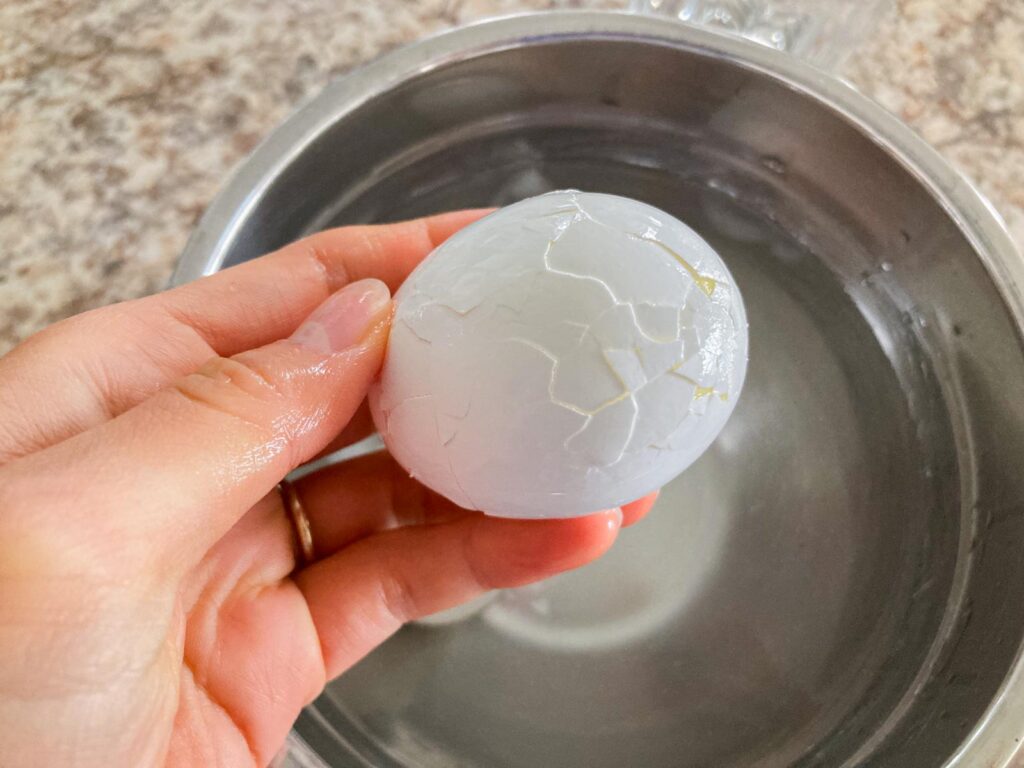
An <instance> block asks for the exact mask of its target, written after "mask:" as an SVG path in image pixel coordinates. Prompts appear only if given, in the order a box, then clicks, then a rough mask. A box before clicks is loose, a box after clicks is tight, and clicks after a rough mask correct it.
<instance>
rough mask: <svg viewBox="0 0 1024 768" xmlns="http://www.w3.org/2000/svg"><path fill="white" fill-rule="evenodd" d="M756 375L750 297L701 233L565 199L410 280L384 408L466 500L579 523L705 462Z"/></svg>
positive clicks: (416, 462)
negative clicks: (748, 377)
mask: <svg viewBox="0 0 1024 768" xmlns="http://www.w3.org/2000/svg"><path fill="white" fill-rule="evenodd" d="M746 365H747V321H746V315H745V312H744V309H743V302H742V300H741V298H740V294H739V291H738V290H737V288H736V286H735V284H734V282H733V279H732V276H731V275H730V274H729V271H728V270H727V269H726V268H725V265H724V264H723V263H722V260H721V259H720V258H719V257H718V254H716V253H715V252H714V250H713V249H712V248H711V246H709V245H708V244H707V243H706V242H704V240H702V239H701V238H700V237H699V236H698V235H697V233H696V232H694V231H693V230H692V229H690V228H689V227H687V226H686V225H685V224H683V223H682V222H680V221H678V220H677V219H675V218H673V217H671V216H669V215H668V214H666V213H664V212H663V211H660V210H658V209H657V208H653V207H651V206H649V205H645V204H643V203H639V202H637V201H635V200H629V199H627V198H623V197H616V196H613V195H603V194H592V193H584V192H575V191H566V192H552V193H549V194H545V195H541V196H539V197H533V198H529V199H527V200H523V201H522V202H519V203H516V204H514V205H510V206H508V207H506V208H502V209H501V210H499V211H497V212H496V213H493V214H491V215H490V216H487V217H486V218H484V219H481V220H480V221H478V222H476V223H475V224H473V225H471V226H469V227H467V228H466V229H464V230H462V231H461V232H459V233H458V234H456V235H455V236H453V237H452V238H450V239H449V240H447V241H446V242H445V243H444V244H443V245H441V246H440V247H438V248H437V249H436V250H435V251H434V252H433V253H432V254H431V255H430V256H428V257H427V258H426V259H425V260H424V261H423V263H422V264H420V266H419V267H417V268H416V270H414V271H413V273H412V274H411V275H410V276H409V278H408V279H407V280H406V281H405V283H404V285H403V286H402V287H401V289H400V290H399V291H398V294H397V295H396V297H395V316H394V324H393V327H392V331H391V337H390V341H389V345H388V352H387V358H386V360H385V363H384V368H383V370H382V372H381V376H380V380H379V382H378V383H377V384H376V385H375V386H374V387H373V389H372V390H371V392H370V405H371V408H372V411H373V418H374V423H375V424H376V425H377V428H378V430H379V431H380V432H381V435H382V436H383V438H384V442H385V443H386V445H387V447H388V449H389V450H390V451H391V453H392V455H393V456H394V457H395V459H397V460H398V462H399V463H400V464H402V466H404V467H405V468H406V469H407V470H408V471H409V472H410V473H411V474H412V475H413V476H414V477H416V478H417V479H419V480H420V481H421V482H423V483H425V484H426V485H427V486H429V487H430V488H432V489H434V490H435V491H437V492H439V493H441V494H443V495H444V496H447V497H448V498H449V499H451V500H452V501H454V502H455V503H456V504H459V505H460V506H463V507H466V508H468V509H479V510H483V511H484V512H487V513H489V514H493V515H500V516H504V517H572V516H575V515H583V514H587V513H590V512H594V511H596V510H600V509H607V508H610V507H615V506H618V505H620V504H624V503H626V502H629V501H632V500H634V499H636V498H639V497H641V496H643V495H644V494H646V493H648V492H650V491H653V490H655V489H656V488H659V487H660V486H662V485H663V484H664V483H666V482H668V481H669V480H671V479H672V478H673V477H675V476H676V475H678V474H679V473H680V472H682V471H683V470H684V469H685V468H686V467H687V466H689V465H690V464H691V463H692V462H693V461H695V460H696V459H697V458H698V457H699V456H700V455H701V454H702V453H703V452H704V451H705V450H706V449H707V447H708V446H709V445H710V444H711V442H712V441H713V440H714V439H715V437H716V436H717V435H718V433H719V432H720V431H721V429H722V427H723V426H724V425H725V422H726V420H727V419H728V418H729V415H730V414H731V413H732V410H733V408H734V407H735V405H736V400H737V398H738V396H739V393H740V388H741V387H742V385H743V378H744V375H745V373H746Z"/></svg>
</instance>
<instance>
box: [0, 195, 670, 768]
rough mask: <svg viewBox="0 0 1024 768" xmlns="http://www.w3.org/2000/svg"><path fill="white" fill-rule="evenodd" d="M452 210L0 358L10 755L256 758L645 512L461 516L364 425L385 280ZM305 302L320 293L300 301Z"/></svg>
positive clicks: (61, 760) (3, 760)
mask: <svg viewBox="0 0 1024 768" xmlns="http://www.w3.org/2000/svg"><path fill="white" fill-rule="evenodd" d="M479 215H480V214H479V213H474V212H464V213H456V214H448V215H443V216H437V217H433V218H430V219H425V220H420V221H415V222H410V223H405V224H397V225H389V226H380V227H351V228H346V229H337V230H332V231H329V232H324V233H321V234H318V235H314V236H312V237H310V238H307V239H305V240H302V241H299V242H297V243H294V244H292V245H290V246H287V247H285V248H284V249H282V250H280V251H278V252H276V253H273V254H271V255H269V256H265V257H263V258H261V259H258V260H255V261H253V262H250V263H247V264H244V265H241V266H238V267H235V268H233V269H229V270H226V271H224V272H221V273H219V274H217V275H214V276H212V277H209V278H206V279H204V280H200V281H198V282H196V283H193V284H191V285H187V286H184V287H182V288H177V289H175V290H172V291H168V292H166V293H163V294H159V295H156V296H153V297H150V298H146V299H142V300H139V301H132V302H127V303H124V304H119V305H115V306H111V307H107V308H104V309H100V310H96V311H93V312H89V313H86V314H84V315H81V316H79V317H76V318H72V319H70V320H68V321H65V322H63V323H59V324H57V325H56V326H53V327H52V328H49V329H47V330H45V331H43V332H42V333H40V334H38V335H37V336H35V337H33V338H31V339H29V340H28V341H27V342H25V343H24V344H23V345H22V346H20V347H19V348H17V349H15V350H14V351H13V352H11V353H10V354H9V355H8V356H7V357H5V358H3V359H0V765H3V766H4V767H5V768H15V767H16V766H33V767H36V766H121V765H123V766H133V768H134V767H135V766H148V765H163V764H166V765H180V766H214V765H224V766H242V765H264V764H266V763H267V762H268V761H269V760H270V759H271V758H272V757H273V755H274V753H275V752H276V750H277V749H278V748H279V747H280V745H281V744H282V742H283V740H284V737H285V735H286V733H287V731H288V729H289V727H290V725H291V723H292V722H293V720H294V719H295V717H296V715H297V714H298V712H299V709H300V708H301V707H302V706H303V705H305V704H306V703H308V702H309V701H311V700H312V699H313V698H314V697H315V696H316V695H317V694H318V693H319V692H320V691H321V689H322V688H323V686H324V683H325V682H326V681H327V680H328V679H330V678H332V677H334V676H336V675H338V674H339V673H341V672H342V671H344V670H345V669H347V668H348V667H349V666H351V665H352V664H354V663H355V662H356V661H357V660H359V659H360V658H361V657H362V656H364V655H365V654H366V653H367V652H368V651H370V650H371V649H372V648H373V647H374V646H376V645H377V644H379V643H380V642H382V641H383V640H384V639H385V638H387V637H388V636H389V635H391V634H392V633H393V632H395V631H396V630H397V629H398V628H399V627H400V626H401V625H402V624H403V622H406V621H408V620H410V619H414V618H417V617H419V616H423V615H425V614H429V613H432V612H435V611H438V610H442V609H445V608H449V607H451V606H454V605H456V604H458V603H460V602H463V601H466V600H468V599H471V598H473V597H475V596H476V595H478V594H479V593H481V592H482V591H484V590H487V589H492V588H495V587H511V586H515V585H519V584H524V583H527V582H530V581H534V580H537V579H541V578H544V577H546V576H549V575H551V574H553V573H555V572H558V571H561V570H564V569H567V568H573V567H576V566H579V565H582V564H584V563H586V562H588V561H589V560H591V559H593V558H595V557H597V556H598V555H600V554H601V553H602V552H604V551H605V550H606V549H607V548H608V547H609V546H610V545H611V543H612V541H613V539H614V538H615V535H616V533H617V531H618V529H619V526H620V524H625V523H628V522H630V521H632V520H634V519H636V518H638V517H640V516H641V515H643V514H644V513H645V512H646V510H647V509H648V508H649V506H650V504H651V501H652V499H651V498H647V499H644V500H641V501H639V502H637V503H634V504H632V505H628V506H627V507H626V508H624V510H622V511H619V510H614V511H607V512H602V513H599V514H595V515H592V516H589V517H585V518H579V519H574V520H563V521H512V520H502V519H497V518H488V517H485V516H483V515H480V514H478V513H469V512H466V511H465V510H461V509H458V508H457V507H455V506H454V505H452V504H450V503H447V502H445V501H444V500H442V499H440V498H438V497H436V496H434V495H432V494H431V493H429V492H427V491H426V490H425V489H424V488H423V487H421V486H418V485H416V484H415V483H414V482H412V481H411V480H409V478H408V477H407V476H406V475H405V473H404V472H402V471H401V469H399V468H398V467H397V466H396V465H395V464H394V463H393V462H392V461H391V460H390V458H388V457H387V456H385V455H383V454H379V455H374V456H370V457H366V458H363V459H359V460H356V461H353V462H350V463H346V464H341V465H337V466H335V467H332V468H328V469H325V470H322V471H320V472H318V473H316V474H313V475H310V476H307V477H305V478H303V479H302V480H301V481H300V482H299V483H298V484H297V486H296V487H297V491H298V494H299V497H300V498H301V499H302V502H303V505H304V506H305V508H306V510H307V512H308V515H309V518H310V522H311V526H312V529H313V538H314V542H315V544H316V551H315V562H313V563H312V564H311V565H308V566H306V567H303V568H301V569H299V570H296V560H295V554H294V552H295V550H294V531H293V529H292V526H291V523H290V521H289V518H288V515H287V514H286V512H285V510H284V508H283V505H282V501H281V498H280V496H279V494H278V493H277V491H276V490H275V485H276V484H277V482H278V481H279V480H280V479H281V478H282V477H284V475H285V474H286V473H287V472H289V471H290V470H291V469H293V468H294V467H296V466H297V465H299V464H301V463H303V462H305V461H308V460H309V459H311V458H312V457H314V456H316V455H317V454H319V453H321V452H323V451H325V450H328V449H333V448H336V447H339V446H340V445H342V444H344V443H345V442H347V441H351V440H354V439H358V438H360V437H362V436H364V435H366V434H368V433H369V431H370V429H371V424H370V420H369V417H368V415H367V412H366V408H365V405H364V403H363V401H364V396H365V394H366V390H367V387H368V386H369V384H370V382H371V381H372V379H373V378H374V376H375V375H376V374H377V371H378V368H379V366H380V364H381V359H382V355H383V349H384V343H385V339H386V336H387V331H388V326H389V321H390V313H391V303H390V294H389V292H388V290H389V287H390V288H394V287H395V286H397V285H398V284H399V283H400V282H401V281H402V279H403V278H404V277H405V276H406V274H407V273H408V272H409V270H410V269H412V267H413V266H415V264H416V263H417V262H418V261H419V260H420V259H421V258H422V257H423V256H425V255H426V254H427V253H428V252H429V251H430V250H431V249H432V248H433V247H434V246H435V245H436V244H437V243H439V242H440V241H442V240H443V239H444V238H445V237H447V236H448V235H449V234H451V233H452V232H454V231H455V230H457V229H458V228H459V227H461V226H463V225H464V224H466V223H468V222H470V221H472V220H473V219H474V218H476V217H477V216H479ZM311 313H312V314H311Z"/></svg>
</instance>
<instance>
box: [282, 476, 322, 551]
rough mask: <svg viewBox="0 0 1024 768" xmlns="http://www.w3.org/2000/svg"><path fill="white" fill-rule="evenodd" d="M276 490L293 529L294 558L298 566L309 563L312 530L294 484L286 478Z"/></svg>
mask: <svg viewBox="0 0 1024 768" xmlns="http://www.w3.org/2000/svg"><path fill="white" fill-rule="evenodd" d="M277 490H278V492H279V493H280V494H281V500H282V501H283V502H284V507H285V509H286V510H287V511H288V517H289V518H291V521H292V528H293V529H294V530H295V559H296V561H297V562H298V565H299V566H300V567H301V566H303V565H309V564H310V563H311V562H313V552H314V549H313V530H312V528H311V527H310V525H309V516H308V515H307V514H306V508H305V507H303V506H302V500H301V499H300V498H299V494H298V492H297V491H296V490H295V486H294V485H293V484H292V483H290V482H289V481H288V480H282V481H281V482H280V483H278V485H277Z"/></svg>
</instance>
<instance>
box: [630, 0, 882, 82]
mask: <svg viewBox="0 0 1024 768" xmlns="http://www.w3.org/2000/svg"><path fill="white" fill-rule="evenodd" d="M892 4H893V0H631V2H630V10H632V11H634V12H636V13H646V14H650V15H655V16H671V17H675V18H677V19H680V20H682V21H686V22H690V23H692V24H700V25H704V26H707V27H710V28H713V29H715V30H717V31H723V32H727V33H729V34H734V35H739V36H741V37H745V38H748V39H750V40H754V41H755V42H758V43H761V44H762V45H767V46H769V47H771V48H775V49H777V50H780V51H787V52H789V53H792V54H794V55H796V56H799V57H800V58H802V59H804V60H805V61H807V62H809V63H811V64H813V65H815V66H817V67H818V68H820V69H825V70H831V71H836V70H838V69H839V67H840V66H841V65H842V63H843V62H844V61H845V60H846V57H847V56H849V54H850V53H852V52H853V50H854V49H855V48H856V46H857V45H858V44H860V43H861V42H862V41H863V40H864V39H866V38H867V37H868V36H869V35H870V34H871V33H872V32H873V31H874V29H875V25H876V24H877V23H878V22H879V21H880V20H881V19H882V18H883V17H884V15H885V13H886V12H887V11H888V10H889V9H890V6H891V5H892Z"/></svg>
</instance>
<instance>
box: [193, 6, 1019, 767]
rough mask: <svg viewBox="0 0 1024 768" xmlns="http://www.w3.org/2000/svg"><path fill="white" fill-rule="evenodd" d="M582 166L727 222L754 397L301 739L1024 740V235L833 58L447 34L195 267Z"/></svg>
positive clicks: (519, 758) (772, 746)
mask: <svg viewBox="0 0 1024 768" xmlns="http://www.w3.org/2000/svg"><path fill="white" fill-rule="evenodd" d="M569 186H571V187H577V188H582V189H590V190H595V191H606V192H614V193H618V194H624V195H629V196H632V197H636V198H639V199H641V200H645V201H647V202H650V203H653V204H655V205H658V206H660V207H662V208H664V209H666V210H668V211H669V212H671V213H673V214H675V215H676V216H678V217H679V218H681V219H683V220H684V221H686V222H688V223H690V224H691V225H693V226H695V227H696V228H697V229H698V230H700V231H701V232H702V234H704V235H705V237H707V239H709V240H710V241H711V242H712V243H713V244H714V245H715V246H716V247H717V248H718V249H719V251H720V253H721V254H722V255H723V257H724V258H725V259H726V261H727V262H728V265H729V268H730V270H731V271H732V272H733V274H734V275H735V276H736V278H737V280H738V281H739V282H740V284H741V288H742V291H743V295H744V297H746V299H747V301H748V313H749V316H750V333H751V362H750V371H749V374H748V383H747V388H746V390H745V393H744V395H743V398H742V400H741V402H740V404H739V406H738V408H737V411H736V413H735V415H734V417H733V420H732V421H731V422H730V424H729V426H728V428H727V429H726V431H725V432H724V433H723V434H722V436H721V438H720V439H719V440H718V442H717V443H716V444H715V446H714V448H713V449H712V450H711V451H710V452H709V453H708V455H707V456H705V457H704V458H703V459H702V460H701V461H700V462H698V463H697V464H696V465H695V466H694V467H693V468H692V469H691V470H689V471H688V472H686V473H685V474H684V476H683V477H682V478H680V480H678V481H676V483H674V484H673V485H672V486H671V487H670V488H669V489H668V491H667V492H666V493H665V495H664V498H663V499H662V501H661V502H659V506H658V508H657V509H656V510H655V512H654V513H653V514H652V516H651V517H650V518H649V519H648V520H647V521H645V523H644V524H643V525H641V526H638V527H637V528H636V529H634V530H632V531H629V532H627V533H626V534H625V535H624V536H623V537H622V540H621V541H620V542H619V543H618V544H617V545H616V548H615V549H614V550H613V552H612V553H611V555H610V556H609V557H608V558H606V559H605V560H604V561H602V562H601V563H599V564H596V565H594V566H589V567H588V568H587V569H584V570H583V571H581V572H578V573H576V574H572V575H569V576H565V577H561V578H560V579H556V580H554V581H553V582H552V583H550V584H547V585H545V586H543V587H540V588H537V589H534V590H532V591H525V592H523V591H517V592H514V593H511V594H506V595H503V596H501V597H500V598H499V599H498V600H497V601H495V602H493V603H491V604H490V605H488V606H486V607H485V608H484V609H483V610H482V612H480V613H478V614H477V615H475V616H474V617H472V618H470V619H467V620H466V621H464V622H462V623H456V624H451V625H447V626H443V627H436V626H435V627H423V626H417V627H409V628H407V629H405V630H403V631H402V632H401V633H399V634H398V635H397V636H396V637H395V638H394V639H393V640H392V641H390V642H389V643H387V644H386V645H385V646H384V647H382V648H381V649H379V650H378V651H377V652H375V653H374V654H372V655H371V656H370V657H369V658H367V659H366V660H365V661H364V662H362V663H361V664H360V665H358V666H357V667H356V668H355V669H353V670H352V671H351V672H350V673H348V674H346V675H345V676H343V677H342V678H341V679H340V680H339V681H337V682H335V683H333V684H332V685H331V686H330V688H329V690H328V691H327V692H326V693H325V694H324V695H323V696H322V697H321V698H320V699H319V700H318V701H317V702H315V703H314V704H313V705H312V706H311V707H309V708H308V710H307V711H306V712H305V713H304V714H303V715H302V717H301V718H300V720H299V722H298V723H297V726H296V737H295V741H296V746H297V749H298V750H299V751H300V752H301V753H302V755H304V757H303V758H302V759H303V760H305V761H307V762H308V764H321V765H338V766H348V765H352V766H360V765H362V766H370V765H372V766H418V767H421V768H422V767H429V766H530V767H531V768H533V767H536V766H545V767H546V768H554V767H555V766H587V767H588V768H598V767H600V766H615V767H616V768H618V767H619V766H638V767H643V768H654V767H655V766H672V767H673V768H678V767H680V766H702V767H708V766H712V767H713V768H724V767H725V766H782V765H798V766H819V765H820V766H853V765H872V766H900V768H914V767H915V766H921V767H922V768H923V767H928V768H931V767H932V766H939V765H947V766H961V767H963V766H970V767H971V768H974V767H975V766H1011V765H1015V764H1018V763H1016V762H1015V760H1017V759H1019V756H1020V755H1022V754H1024V752H1022V751H1021V749H1020V747H1019V743H1020V741H1021V739H1022V738H1024V680H1022V679H1021V677H1022V671H1021V670H1022V665H1021V659H1020V650H1021V643H1022V638H1024V556H1022V552H1024V471H1022V460H1024V344H1022V328H1024V300H1022V286H1024V266H1022V261H1021V259H1020V258H1019V256H1018V255H1017V253H1016V252H1015V250H1014V248H1013V245H1012V243H1011V241H1010V240H1009V238H1008V236H1007V234H1006V233H1005V231H1004V230H1003V229H1002V227H1001V226H1000V224H999V222H998V220H997V219H996V217H995V216H994V215H993V213H992V212H991V211H990V210H989V208H988V207H986V205H985V203H984V202H983V201H982V199H981V198H980V197H979V196H978V195H977V194H976V193H975V191H974V190H973V189H972V187H971V186H970V185H969V184H968V183H966V182H965V181H964V180H963V179H962V178H961V177H960V176H958V175H957V174H956V173H955V172H954V171H952V170H951V169H950V168H949V167H948V166H947V165H946V164H945V163H944V162H943V161H942V160H941V159H940V158H939V157H938V155H936V153H935V152H933V151H932V150H931V149H929V148H928V147H927V146H926V145H925V144H924V143H923V142H922V141H921V140H920V139H918V138H917V137H916V136H915V135H914V134H913V133H912V132H911V131H910V130H909V129H907V128H906V127H905V126H904V125H902V124H901V123H900V122H899V121H898V120H896V119H895V118H894V117H892V116H891V115H889V114H887V113H885V112H884V111H883V110H881V109H880V108H878V107H877V106H875V105H874V104H872V103H870V102H869V101H867V100H866V99H864V98H862V97H861V96H859V95H858V94H856V93H855V92H853V91H852V90H851V89H850V88H848V87H846V86H845V85H843V84H841V83H840V82H838V81H837V80H836V79H834V78H832V77H831V76H829V75H826V74H824V73H822V72H820V71H817V70H815V69H813V68H811V67H810V66H808V65H806V64H804V63H802V62H800V61H798V60H796V59H794V58H792V57H789V56H786V55H783V54H779V53H777V52H774V51H771V50H767V49H765V48H762V47H759V46H756V45H754V44H751V43H746V42H743V41H740V40H735V39H729V38H725V37H721V36H719V35H716V34H713V33H709V32H707V31H702V30H700V29H697V28H693V27H689V26H686V25H683V24H679V23H675V22H669V21H666V20H658V19H652V18H644V17H638V16H629V15H619V14H602V13H582V14H544V15H542V16H525V17H518V18H510V19H505V20H499V21H494V22H490V23H486V24H483V25H478V26H473V27H469V28H464V29H461V30H458V31H455V32H451V33H448V34H445V35H442V36H440V37H437V38H434V39H430V40H426V41H423V42H421V43H418V44H416V45H414V46H411V47H409V48H406V49H403V50H400V51H398V52H396V53H393V54H391V55H389V56H386V57H384V58H382V59H380V60H378V61H376V62H374V63H373V64H371V65H369V66H367V67H366V68H364V69H362V70H360V71H358V72H356V73H354V74H352V75H349V76H347V77H345V78H343V79H341V80H340V81H338V82H336V83H334V84H333V85H331V86H330V87H329V88H327V89H326V90H325V91H324V93H323V94H321V95H320V96H319V97H318V98H316V99H315V100H314V101H313V102H312V103H310V104H309V105H307V106H306V107H305V108H304V109H303V110H302V111H300V112H299V113H298V114H296V115H295V116H294V117H292V118H291V119H290V120H288V121H287V122H286V123H285V124H284V125H283V126H281V128H279V129H278V130H277V131H276V132H275V133H274V134H273V135H272V136H271V137H270V138H269V139H268V140H267V141H266V142H265V143H264V144H263V145H262V146H261V147H260V148H259V149H258V150H257V151H256V153H255V154H254V155H253V156H252V157H251V158H250V159H249V160H248V161H247V162H246V163H245V164H244V165H243V166H242V167H241V169H240V170H239V171H238V173H237V174H236V175H235V177H234V178H233V179H232V180H231V182H230V183H229V185H228V186H227V187H226V188H225V190H224V191H223V192H222V193H221V194H220V196H219V197H218V198H217V200H216V201H215V202H214V204H213V205H212V206H211V208H210V210H209V211H208V212H207V214H206V216H205V217H204V218H203V220H202V222H201V224H200V225H199V228H198V230H197V231H196V233H195V236H194V237H193V238H192V240H191V242H190V243H189V245H188V248H187V250H186V252H185V254H184V255H183V257H182V260H181V263H180V266H179V269H178V271H177V274H176V278H175V279H176V280H177V281H179V282H180V281H184V280H188V279H191V278H195V277H198V276H200V275H202V274H206V273H210V272H213V271H215V270H218V269H221V268H222V267H225V266H229V265H231V264H236V263H238V262H241V261H244V260H246V259H250V258H253V257H254V256H257V255H259V254H261V253H264V252H266V251H268V250H270V249H272V248H275V247H277V246H279V245H281V244H283V243H285V242H287V241H289V240H292V239H293V238H296V237H299V236H300V235H303V234H305V233H308V232H310V231H312V230H316V229H319V228H322V227H325V226H329V225H335V224H344V223H349V222H358V221H387V220H392V219H398V218H404V217H408V216H414V215H419V214H423V213H428V212H431V211H437V210H442V209H448V208H456V207H461V206H479V205H493V204H502V203H505V202H509V201H511V200H514V199H517V198H519V197H522V196H526V195H530V194H534V193H537V192H540V191H543V190H546V189H550V188H557V187H569ZM1015 756H1017V757H1015ZM296 759H298V758H296Z"/></svg>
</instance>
